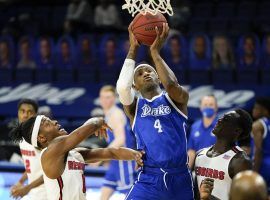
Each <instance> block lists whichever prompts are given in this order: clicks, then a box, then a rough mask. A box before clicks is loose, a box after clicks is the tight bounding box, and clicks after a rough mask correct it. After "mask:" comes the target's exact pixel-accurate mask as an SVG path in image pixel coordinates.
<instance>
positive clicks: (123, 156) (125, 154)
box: [79, 147, 144, 166]
mask: <svg viewBox="0 0 270 200" xmlns="http://www.w3.org/2000/svg"><path fill="white" fill-rule="evenodd" d="M79 152H80V153H81V154H82V156H83V158H84V160H85V162H86V163H93V162H98V161H106V160H135V161H136V162H137V164H138V165H139V166H142V165H143V160H142V156H143V154H144V152H140V151H135V150H133V149H130V148H124V147H119V148H115V147H108V148H97V149H82V150H79Z"/></svg>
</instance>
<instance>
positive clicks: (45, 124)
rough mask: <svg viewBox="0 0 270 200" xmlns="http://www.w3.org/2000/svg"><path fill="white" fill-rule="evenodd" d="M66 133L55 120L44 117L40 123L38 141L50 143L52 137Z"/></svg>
mask: <svg viewBox="0 0 270 200" xmlns="http://www.w3.org/2000/svg"><path fill="white" fill-rule="evenodd" d="M63 135H67V132H66V131H65V129H63V128H62V127H61V125H60V124H58V122H57V121H55V120H51V119H50V118H48V117H44V118H43V119H42V121H41V124H40V130H39V135H38V141H39V143H41V144H44V143H50V141H52V140H53V139H54V138H57V137H59V136H63Z"/></svg>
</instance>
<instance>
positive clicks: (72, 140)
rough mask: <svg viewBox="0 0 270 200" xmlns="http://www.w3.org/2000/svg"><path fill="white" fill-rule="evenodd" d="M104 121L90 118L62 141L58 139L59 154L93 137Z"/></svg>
mask: <svg viewBox="0 0 270 200" xmlns="http://www.w3.org/2000/svg"><path fill="white" fill-rule="evenodd" d="M103 123H104V121H103V119H102V118H91V119H89V120H88V121H87V122H86V123H85V124H84V125H82V126H81V127H79V128H77V129H76V130H74V131H73V132H72V133H71V134H69V135H68V136H66V137H65V138H64V139H62V140H61V139H60V140H61V141H60V144H58V146H60V147H61V148H58V150H57V151H58V152H59V154H65V153H66V152H68V151H70V150H72V149H74V148H75V147H76V146H77V145H78V144H80V143H81V142H82V141H83V140H85V139H86V138H88V137H89V136H91V135H93V134H94V133H95V132H96V131H97V130H99V129H100V128H101V127H102V125H103Z"/></svg>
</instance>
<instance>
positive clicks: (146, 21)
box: [131, 13, 167, 46]
mask: <svg viewBox="0 0 270 200" xmlns="http://www.w3.org/2000/svg"><path fill="white" fill-rule="evenodd" d="M163 23H167V20H166V18H165V17H164V16H163V15H162V14H161V13H157V14H156V15H152V14H150V13H146V14H145V15H143V14H141V13H139V14H137V15H136V16H135V18H134V19H133V24H132V27H131V30H132V32H133V34H134V36H135V38H136V39H137V40H138V42H139V43H141V44H144V45H147V46H150V45H151V44H152V43H153V42H154V41H155V39H156V36H157V34H156V31H155V27H156V26H157V27H158V29H159V30H160V31H162V25H163Z"/></svg>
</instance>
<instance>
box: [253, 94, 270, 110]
mask: <svg viewBox="0 0 270 200" xmlns="http://www.w3.org/2000/svg"><path fill="white" fill-rule="evenodd" d="M255 103H256V104H258V105H260V106H262V107H264V108H265V109H266V110H267V111H268V112H269V114H270V97H258V98H256V101H255Z"/></svg>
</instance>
